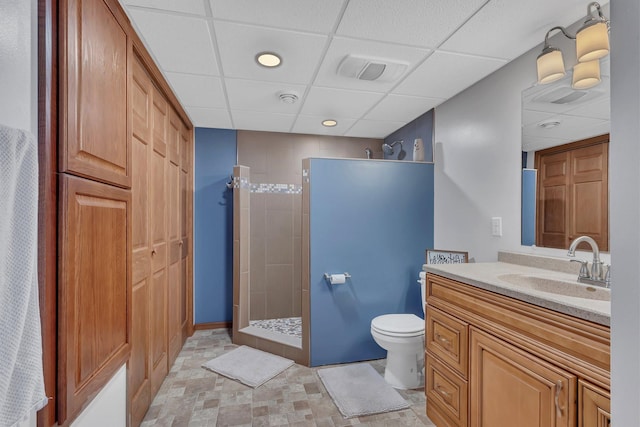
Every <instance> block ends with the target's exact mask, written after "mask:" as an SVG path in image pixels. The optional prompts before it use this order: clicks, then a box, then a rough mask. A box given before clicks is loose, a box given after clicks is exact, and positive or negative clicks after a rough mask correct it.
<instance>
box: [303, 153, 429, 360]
mask: <svg viewBox="0 0 640 427" xmlns="http://www.w3.org/2000/svg"><path fill="white" fill-rule="evenodd" d="M310 176H311V185H310V188H311V189H310V203H311V206H310V208H311V211H310V212H311V214H310V233H311V234H310V251H311V261H310V270H311V280H310V295H311V364H312V366H317V365H326V364H332V363H346V362H352V361H359V360H369V359H378V358H382V357H385V354H386V353H385V350H383V349H382V348H380V347H379V346H378V345H377V344H376V343H375V341H374V340H373V338H372V337H371V333H370V324H371V319H373V318H374V317H375V316H378V315H380V314H387V313H414V314H417V315H419V316H420V317H423V313H422V307H421V302H420V301H421V296H420V285H419V284H418V283H417V280H418V274H419V272H420V271H421V270H422V264H424V262H425V249H427V248H431V247H433V164H429V163H412V162H406V163H405V162H385V161H383V160H382V161H358V160H335V159H312V160H311V173H310ZM325 272H327V273H342V272H349V273H350V274H351V275H352V278H351V279H350V280H348V281H347V283H346V284H343V285H333V286H331V285H328V284H327V282H326V281H325V280H324V279H323V274H324V273H325Z"/></svg>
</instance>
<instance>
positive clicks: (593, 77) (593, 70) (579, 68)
mask: <svg viewBox="0 0 640 427" xmlns="http://www.w3.org/2000/svg"><path fill="white" fill-rule="evenodd" d="M598 83H600V60H599V59H594V60H593V61H589V62H578V63H577V64H576V65H575V66H574V67H573V79H572V81H571V87H572V88H574V89H589V88H590V87H594V86H595V85H597V84H598Z"/></svg>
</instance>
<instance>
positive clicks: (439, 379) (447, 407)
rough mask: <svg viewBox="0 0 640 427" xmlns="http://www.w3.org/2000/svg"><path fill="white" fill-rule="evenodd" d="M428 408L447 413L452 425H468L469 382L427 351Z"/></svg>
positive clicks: (426, 390) (426, 387) (426, 386)
mask: <svg viewBox="0 0 640 427" xmlns="http://www.w3.org/2000/svg"><path fill="white" fill-rule="evenodd" d="M425 360H426V363H425V371H426V372H425V375H426V382H425V394H426V395H427V408H433V409H436V408H437V410H436V411H435V412H438V413H439V414H440V415H445V416H446V417H447V418H449V419H450V421H453V424H452V425H456V426H465V427H466V425H467V411H468V400H467V382H466V381H465V380H464V379H462V378H460V376H459V375H457V374H456V373H455V372H454V371H452V370H451V369H449V368H448V367H447V366H446V365H445V364H443V363H441V362H440V361H438V360H437V359H436V358H435V357H433V355H431V354H429V353H427V355H426V357H425Z"/></svg>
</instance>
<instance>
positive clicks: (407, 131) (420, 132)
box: [384, 110, 433, 162]
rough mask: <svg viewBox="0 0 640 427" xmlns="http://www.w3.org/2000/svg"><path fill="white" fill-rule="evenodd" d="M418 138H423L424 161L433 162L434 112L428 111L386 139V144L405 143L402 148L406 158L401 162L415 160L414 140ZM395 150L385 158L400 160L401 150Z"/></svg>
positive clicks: (396, 148) (397, 147) (397, 148)
mask: <svg viewBox="0 0 640 427" xmlns="http://www.w3.org/2000/svg"><path fill="white" fill-rule="evenodd" d="M416 138H422V143H423V144H424V161H425V162H433V110H429V111H427V112H426V113H424V114H423V115H421V116H420V117H418V118H417V119H415V120H413V121H412V122H410V123H407V124H406V125H404V126H403V127H401V128H400V129H398V130H397V131H395V132H393V133H392V134H391V135H389V136H387V137H386V138H385V139H384V142H385V143H387V144H391V143H392V142H394V141H399V140H402V141H404V142H403V143H402V147H403V149H404V151H405V152H406V157H405V158H404V159H401V160H413V140H414V139H416ZM394 148H395V150H394V153H393V155H391V156H385V158H388V159H397V158H398V154H399V149H400V148H399V146H396V147H394Z"/></svg>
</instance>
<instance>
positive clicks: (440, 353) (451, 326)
mask: <svg viewBox="0 0 640 427" xmlns="http://www.w3.org/2000/svg"><path fill="white" fill-rule="evenodd" d="M468 331H469V329H468V325H467V324H466V323H465V322H463V321H461V320H459V319H457V318H455V317H453V316H451V315H449V314H447V313H445V312H443V311H440V310H438V309H437V308H434V307H430V306H428V305H427V315H426V333H425V344H426V347H427V350H428V351H429V352H430V353H431V354H433V355H435V356H436V357H438V358H439V359H440V360H442V361H443V362H445V363H446V364H447V365H449V367H451V368H452V369H454V370H456V371H458V373H459V374H460V375H462V376H463V377H464V378H467V370H468V365H469V364H468V356H469V350H468V345H469V339H468V338H469V332H468Z"/></svg>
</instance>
